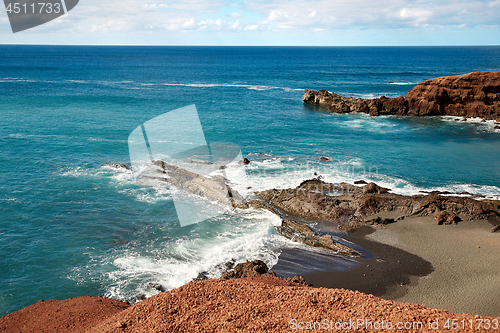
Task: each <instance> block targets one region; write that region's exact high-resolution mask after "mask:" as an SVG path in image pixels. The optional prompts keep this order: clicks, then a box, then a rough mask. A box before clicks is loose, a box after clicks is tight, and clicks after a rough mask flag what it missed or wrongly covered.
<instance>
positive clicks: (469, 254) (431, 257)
mask: <svg viewBox="0 0 500 333" xmlns="http://www.w3.org/2000/svg"><path fill="white" fill-rule="evenodd" d="M491 228H492V224H491V223H489V222H488V221H486V220H480V221H466V222H460V223H459V224H458V225H448V226H445V225H437V224H436V220H435V219H433V218H407V219H405V220H403V221H398V222H397V223H394V224H390V225H388V226H387V228H386V229H377V230H376V231H375V232H374V233H372V234H369V235H367V236H366V238H368V239H369V240H375V241H377V242H380V243H382V244H387V245H389V246H393V247H395V248H398V249H401V250H404V251H407V252H409V253H412V254H415V255H417V256H419V257H420V258H422V259H424V260H427V261H429V262H430V263H431V264H432V266H433V268H434V271H433V272H432V273H430V274H429V275H426V276H423V277H419V278H418V277H416V278H414V279H413V281H412V283H411V284H410V285H409V286H407V288H406V293H405V294H404V295H403V296H399V297H398V296H396V297H388V298H391V299H396V300H398V301H402V302H411V303H418V304H422V305H426V306H429V307H437V308H441V309H446V310H449V311H452V312H457V313H461V312H465V313H468V314H474V315H487V316H500V297H499V291H498V286H499V285H500V265H499V263H500V234H499V233H491V232H490V231H491Z"/></svg>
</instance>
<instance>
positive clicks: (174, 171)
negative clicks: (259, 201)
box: [139, 161, 244, 207]
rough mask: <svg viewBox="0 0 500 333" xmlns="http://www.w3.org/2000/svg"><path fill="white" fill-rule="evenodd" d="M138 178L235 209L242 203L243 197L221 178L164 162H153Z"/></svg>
mask: <svg viewBox="0 0 500 333" xmlns="http://www.w3.org/2000/svg"><path fill="white" fill-rule="evenodd" d="M139 177H142V178H145V179H156V180H160V181H165V182H167V183H169V184H171V185H173V186H175V187H176V188H177V189H179V190H181V191H185V192H187V193H191V194H195V195H198V196H200V197H203V198H206V199H209V200H212V201H216V202H218V203H220V204H223V205H227V206H232V207H237V206H239V205H240V204H242V203H243V202H244V199H243V197H242V196H241V195H240V194H239V193H238V192H237V191H236V190H234V189H232V188H231V187H230V186H229V185H227V182H226V179H225V178H224V177H222V176H214V177H205V176H202V175H199V174H197V173H194V172H191V171H188V170H186V169H183V168H180V167H178V166H175V165H171V164H168V163H166V162H164V161H153V163H152V166H151V169H150V170H147V172H144V173H143V174H141V175H140V176H139Z"/></svg>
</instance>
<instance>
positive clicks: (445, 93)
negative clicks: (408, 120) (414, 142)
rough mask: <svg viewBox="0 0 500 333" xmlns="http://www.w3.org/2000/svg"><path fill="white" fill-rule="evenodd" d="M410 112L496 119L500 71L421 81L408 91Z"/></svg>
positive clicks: (497, 114)
mask: <svg viewBox="0 0 500 333" xmlns="http://www.w3.org/2000/svg"><path fill="white" fill-rule="evenodd" d="M405 99H406V100H407V101H408V113H409V114H413V115H417V116H423V115H449V116H463V117H480V118H483V119H497V118H499V117H500V72H474V73H469V74H464V75H457V76H446V77H440V78H437V79H432V80H427V81H425V82H423V83H420V84H418V85H417V86H415V87H414V88H413V89H412V90H410V91H409V92H408V94H406V97H405Z"/></svg>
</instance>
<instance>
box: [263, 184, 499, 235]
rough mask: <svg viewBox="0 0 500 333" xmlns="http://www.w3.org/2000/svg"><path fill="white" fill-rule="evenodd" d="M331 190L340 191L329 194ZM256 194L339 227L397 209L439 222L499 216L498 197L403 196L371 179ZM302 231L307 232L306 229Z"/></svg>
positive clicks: (274, 204)
mask: <svg viewBox="0 0 500 333" xmlns="http://www.w3.org/2000/svg"><path fill="white" fill-rule="evenodd" d="M332 190H343V192H342V193H341V194H338V195H335V196H331V195H329V194H330V193H331V191H332ZM256 194H257V195H258V196H259V197H261V198H262V199H263V200H264V201H265V202H266V203H267V204H268V205H270V206H271V207H275V208H276V209H277V210H278V211H281V212H282V213H283V214H288V215H290V216H299V217H302V218H307V219H311V220H327V221H332V222H334V223H336V224H337V226H338V228H339V229H340V230H351V229H356V228H358V227H359V226H362V225H367V224H369V225H382V226H383V225H384V224H387V223H392V222H393V221H392V220H391V219H379V220H377V219H375V220H373V219H369V217H370V216H372V215H374V214H378V213H381V212H397V213H398V214H399V215H400V217H399V219H403V218H404V217H406V216H431V217H434V218H435V219H436V221H437V223H438V224H455V223H458V222H459V221H460V220H462V219H465V220H477V219H484V218H489V217H500V201H498V200H476V199H473V198H470V197H459V196H450V195H446V196H442V195H439V194H428V195H414V196H403V195H399V194H394V193H389V191H388V189H386V188H383V187H380V186H378V185H376V184H374V183H370V184H366V185H363V186H355V185H349V184H339V185H335V184H329V183H325V182H323V181H321V180H319V179H311V180H308V181H305V182H303V183H302V184H300V185H299V186H298V187H297V188H295V189H284V190H278V189H271V190H266V191H262V192H257V193H256ZM282 228H283V227H282ZM287 228H290V227H287ZM302 234H304V235H307V232H302ZM289 238H290V237H289Z"/></svg>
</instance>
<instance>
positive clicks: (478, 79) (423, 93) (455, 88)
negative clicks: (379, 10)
mask: <svg viewBox="0 0 500 333" xmlns="http://www.w3.org/2000/svg"><path fill="white" fill-rule="evenodd" d="M302 99H303V101H304V102H305V103H308V104H314V105H319V106H323V107H326V108H328V110H329V111H330V112H333V113H349V112H363V113H368V114H370V115H372V116H378V115H412V116H433V115H449V116H461V117H480V118H483V119H496V120H497V121H500V72H474V73H469V74H464V75H456V76H446V77H440V78H436V79H431V80H427V81H425V82H422V83H420V84H418V85H416V86H415V87H414V88H413V89H411V90H410V91H409V92H408V93H407V94H406V96H405V97H402V96H400V97H398V98H386V97H385V96H382V97H380V98H375V99H361V98H352V97H343V96H339V95H337V94H335V93H330V92H328V91H326V90H324V89H322V90H319V91H314V90H308V89H306V90H305V91H304V96H303V98H302Z"/></svg>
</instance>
